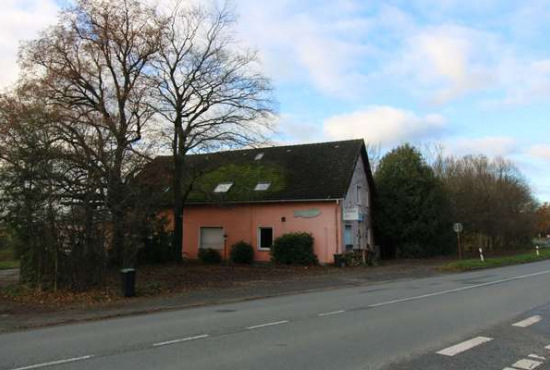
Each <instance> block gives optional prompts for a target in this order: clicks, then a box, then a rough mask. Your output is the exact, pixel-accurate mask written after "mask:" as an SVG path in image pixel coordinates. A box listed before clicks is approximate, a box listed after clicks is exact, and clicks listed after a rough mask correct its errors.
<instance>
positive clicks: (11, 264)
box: [0, 261, 19, 270]
mask: <svg viewBox="0 0 550 370" xmlns="http://www.w3.org/2000/svg"><path fill="white" fill-rule="evenodd" d="M17 268H19V261H0V270H8V269H17Z"/></svg>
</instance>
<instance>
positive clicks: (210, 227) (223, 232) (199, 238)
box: [197, 225, 225, 252]
mask: <svg viewBox="0 0 550 370" xmlns="http://www.w3.org/2000/svg"><path fill="white" fill-rule="evenodd" d="M203 228H204V229H222V237H223V245H222V248H221V249H216V250H218V251H222V252H223V250H224V248H225V228H224V227H223V226H205V225H200V226H199V230H198V231H199V237H198V238H197V239H198V241H199V245H198V246H197V250H201V249H203V248H201V245H202V236H201V234H202V233H201V229H203Z"/></svg>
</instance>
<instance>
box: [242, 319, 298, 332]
mask: <svg viewBox="0 0 550 370" xmlns="http://www.w3.org/2000/svg"><path fill="white" fill-rule="evenodd" d="M288 322H290V321H288V320H283V321H275V322H268V323H265V324H260V325H254V326H248V327H247V328H246V329H247V330H252V329H260V328H265V327H266V326H274V325H281V324H286V323H288Z"/></svg>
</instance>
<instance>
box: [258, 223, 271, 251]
mask: <svg viewBox="0 0 550 370" xmlns="http://www.w3.org/2000/svg"><path fill="white" fill-rule="evenodd" d="M272 245H273V228H272V227H259V228H258V249H260V250H270V249H271V246H272Z"/></svg>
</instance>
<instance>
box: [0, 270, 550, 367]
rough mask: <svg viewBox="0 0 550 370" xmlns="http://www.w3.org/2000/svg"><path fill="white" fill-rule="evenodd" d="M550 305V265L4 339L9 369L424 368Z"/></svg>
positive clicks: (2, 363)
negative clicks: (475, 338) (463, 344)
mask: <svg viewBox="0 0 550 370" xmlns="http://www.w3.org/2000/svg"><path fill="white" fill-rule="evenodd" d="M548 302H550V262H549V261H545V262H538V263H533V264H528V265H520V266H512V267H506V268H500V269H492V270H485V271H478V272H472V273H465V274H452V275H443V276H438V277H432V278H425V279H416V280H407V281H396V282H391V283H385V284H377V285H369V286H360V287H354V288H345V289H336V290H329V291H323V292H315V293H308V294H300V295H292V296H284V297H277V298H269V299H263V300H256V301H248V302H241V303H234V304H227V305H221V306H212V307H203V308H196V309H186V310H181V311H173V312H165V313H158V314H151V315H144V316H134V317H128V318H121V319H113V320H104V321H99V322H91V323H84V324H74V325H65V326H58V327H51V328H45V329H39V330H32V331H25V332H18V333H10V334H3V335H0V369H35V368H56V369H301V370H302V369H339V370H343V369H382V368H389V369H391V368H395V369H409V368H411V369H412V368H417V367H416V365H415V362H414V361H415V360H418V361H419V362H418V364H419V367H418V368H424V367H426V366H428V365H429V364H431V363H437V361H445V360H449V359H450V357H449V358H447V356H442V355H439V354H437V353H435V352H437V351H439V350H442V349H444V348H446V347H449V346H453V345H454V344H456V343H459V342H460V341H464V340H466V339H467V338H469V337H472V336H473V335H474V334H476V333H480V332H482V331H483V330H485V329H487V330H489V329H491V328H494V327H495V326H496V325H497V326H498V325H506V323H507V322H509V321H510V320H513V319H516V318H517V317H521V316H525V315H527V314H528V313H529V312H531V311H532V310H534V309H536V308H537V307H544V305H546V304H548ZM546 320H550V315H549V316H548V317H547V318H545V317H543V315H541V322H539V323H537V324H536V325H541V323H544V322H545V321H546ZM540 327H541V328H544V326H540ZM548 328H550V326H548ZM524 329H525V330H528V328H524ZM538 336H539V337H542V339H541V340H540V342H541V343H542V342H544V340H546V337H548V338H550V333H548V332H547V331H544V330H543V334H538ZM491 340H492V341H491V342H488V343H484V344H481V345H479V346H478V347H475V348H473V349H471V350H470V351H476V350H477V349H478V348H484V347H485V346H489V345H490V346H493V345H495V344H498V343H499V341H498V340H497V339H496V338H494V340H493V337H491ZM537 343H538V342H537ZM548 344H550V342H549V343H548ZM485 348H488V347H485ZM470 351H465V352H464V353H461V354H459V355H457V356H456V357H453V359H456V358H459V357H460V356H462V355H467V354H468V353H469V352H470ZM518 351H519V350H518ZM533 351H535V349H533ZM539 352H540V351H539ZM434 353H435V355H434ZM470 353H473V352H470ZM533 354H534V352H533ZM436 355H437V356H436ZM430 358H432V360H430ZM434 361H435V362H434ZM449 361H450V360H449ZM449 363H450V362H449ZM446 364H447V362H442V363H441V364H440V365H439V367H434V368H439V369H441V368H447V366H446ZM449 366H450V365H449ZM476 366H477V365H476ZM480 366H481V365H480ZM487 366H489V367H487ZM427 368H429V367H427ZM449 368H451V367H449ZM463 368H464V367H463ZM467 368H468V369H475V368H477V367H475V366H473V367H472V366H469V367H467ZM480 368H487V369H489V368H493V367H490V365H486V366H485V365H484V366H483V367H480ZM494 368H495V369H502V367H494Z"/></svg>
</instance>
